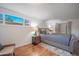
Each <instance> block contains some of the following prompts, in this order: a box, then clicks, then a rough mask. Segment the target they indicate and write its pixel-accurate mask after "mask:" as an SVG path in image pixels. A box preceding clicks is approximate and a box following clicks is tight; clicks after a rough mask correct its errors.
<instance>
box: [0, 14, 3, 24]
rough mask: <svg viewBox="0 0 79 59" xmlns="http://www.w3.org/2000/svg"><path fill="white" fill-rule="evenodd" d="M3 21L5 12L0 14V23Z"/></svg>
mask: <svg viewBox="0 0 79 59" xmlns="http://www.w3.org/2000/svg"><path fill="white" fill-rule="evenodd" d="M2 22H3V14H0V23H2Z"/></svg>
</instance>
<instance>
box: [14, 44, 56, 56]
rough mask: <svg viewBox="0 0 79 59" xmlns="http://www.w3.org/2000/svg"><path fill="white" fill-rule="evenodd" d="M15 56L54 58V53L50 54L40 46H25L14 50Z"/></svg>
mask: <svg viewBox="0 0 79 59" xmlns="http://www.w3.org/2000/svg"><path fill="white" fill-rule="evenodd" d="M15 55H16V56H56V54H55V51H54V52H51V51H49V50H48V49H46V48H44V47H41V46H40V45H32V44H29V45H25V46H22V47H19V48H16V49H15Z"/></svg>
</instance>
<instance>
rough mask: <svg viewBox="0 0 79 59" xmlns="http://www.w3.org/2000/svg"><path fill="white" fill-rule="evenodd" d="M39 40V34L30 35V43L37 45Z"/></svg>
mask: <svg viewBox="0 0 79 59" xmlns="http://www.w3.org/2000/svg"><path fill="white" fill-rule="evenodd" d="M40 42H41V36H32V44H33V45H37V44H39V43H40Z"/></svg>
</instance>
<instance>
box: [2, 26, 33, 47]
mask: <svg viewBox="0 0 79 59" xmlns="http://www.w3.org/2000/svg"><path fill="white" fill-rule="evenodd" d="M32 31H33V29H32V28H31V27H23V26H11V25H0V43H1V44H3V45H5V44H10V43H15V44H16V47H19V46H23V45H26V44H29V43H31V42H32V39H31V38H32Z"/></svg>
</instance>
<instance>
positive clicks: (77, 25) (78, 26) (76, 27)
mask: <svg viewBox="0 0 79 59" xmlns="http://www.w3.org/2000/svg"><path fill="white" fill-rule="evenodd" d="M68 21H71V22H72V27H71V29H72V30H71V33H72V34H74V35H75V36H76V38H77V39H79V19H69V20H59V21H57V22H59V23H61V22H68ZM52 22H53V20H50V22H49V24H52ZM54 23H56V22H54ZM42 24H45V23H44V22H42ZM43 27H47V25H44V26H43Z"/></svg>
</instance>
